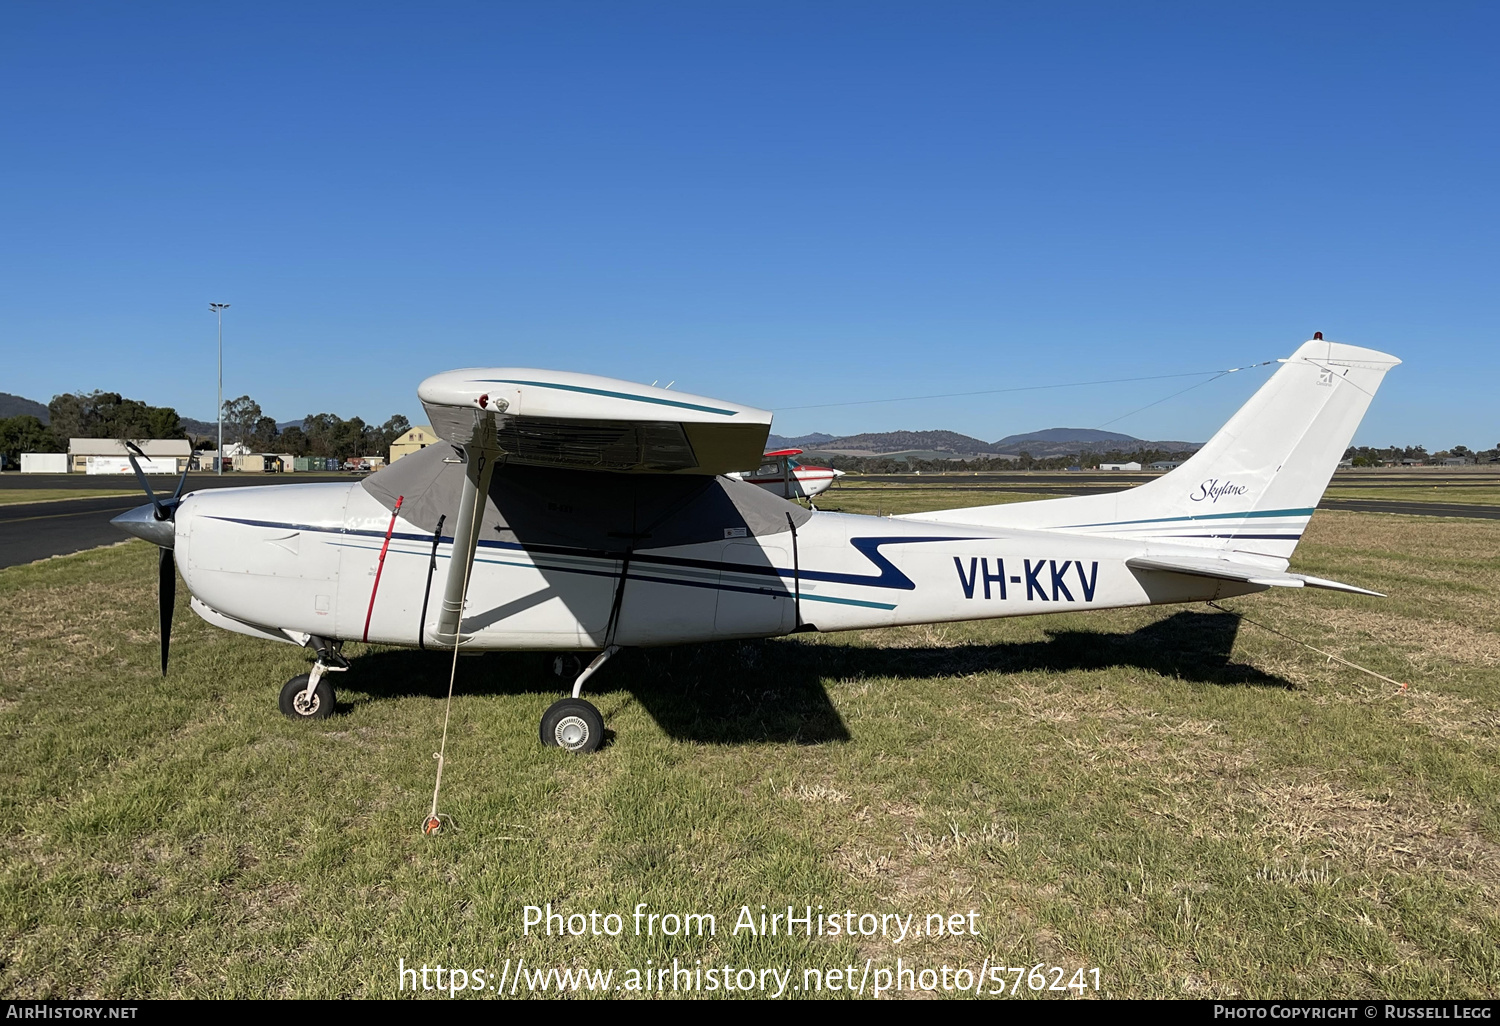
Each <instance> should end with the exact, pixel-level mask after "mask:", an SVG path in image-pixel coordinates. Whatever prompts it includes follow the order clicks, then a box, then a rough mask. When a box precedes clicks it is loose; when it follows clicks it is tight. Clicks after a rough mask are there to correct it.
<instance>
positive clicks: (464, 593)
mask: <svg viewBox="0 0 1500 1026" xmlns="http://www.w3.org/2000/svg"><path fill="white" fill-rule="evenodd" d="M486 458H487V457H484V456H481V457H479V459H480V461H481V462H480V465H479V468H478V469H479V473H478V474H477V475H475V476H476V477H480V476H483V474H484V463H483V461H484V460H485V459H486ZM479 503H480V495H479V489H478V488H475V489H474V508H473V509H472V510H470V516H469V523H470V524H471V525H472V524H474V523H475V522H476V518H477V517H478V516H479ZM470 530H475V529H474V528H472V527H471V528H470ZM465 547H467V542H466V543H465ZM453 549H454V551H453V553H452V554H451V555H450V556H449V557H448V562H449V566H448V572H449V573H450V574H451V573H452V572H453V566H452V563H453V557H454V556H456V555H457V549H458V538H457V536H455V537H454V539H453ZM473 567H474V560H473V558H472V556H471V557H470V558H469V559H467V560H465V561H464V586H463V589H462V590H461V591H460V593H459V597H458V623H457V624H455V625H454V627H453V665H452V666H451V667H449V669H448V701H447V703H446V704H445V705H444V707H443V740H442V742H441V743H440V744H439V745H438V750H437V751H435V752H433V753H432V757H433V758H434V759H436V760H437V764H438V768H437V780H436V781H434V782H433V785H432V811H431V812H429V813H428V814H427V819H426V820H425V821H424V822H423V823H422V833H424V834H426V835H427V836H428V837H431V836H433V835H434V834H436V833H438V832H440V831H441V830H442V829H443V821H444V820H447V821H448V822H449V823H450V824H451V823H452V822H453V819H452V817H451V816H448V815H446V814H444V815H439V814H438V792H439V791H441V790H442V788H443V763H444V760H445V756H446V755H447V753H448V719H449V717H450V716H451V715H452V714H453V681H454V679H455V678H456V677H457V676H458V642H459V639H460V638H462V637H463V633H464V607H465V606H467V605H468V603H469V571H470V570H471V569H473ZM422 629H423V630H424V631H425V630H426V629H427V627H426V625H425V624H424V625H423V627H422Z"/></svg>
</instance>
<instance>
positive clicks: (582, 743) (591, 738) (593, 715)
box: [541, 698, 604, 755]
mask: <svg viewBox="0 0 1500 1026" xmlns="http://www.w3.org/2000/svg"><path fill="white" fill-rule="evenodd" d="M541 735H542V744H544V745H551V746H553V747H555V748H566V749H567V750H568V751H570V752H576V753H578V754H579V755H582V754H583V753H585V752H592V751H594V750H595V749H596V748H598V747H599V746H600V745H601V744H603V743H604V717H603V716H601V715H599V710H598V709H595V708H594V707H593V706H592V705H590V704H589V703H588V702H585V701H584V700H583V699H581V698H564V699H563V700H562V701H560V702H554V703H552V705H551V706H550V707H549V708H548V709H547V711H546V712H544V713H542V730H541Z"/></svg>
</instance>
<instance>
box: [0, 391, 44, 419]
mask: <svg viewBox="0 0 1500 1026" xmlns="http://www.w3.org/2000/svg"><path fill="white" fill-rule="evenodd" d="M49 416H50V415H49V414H48V413H47V405H46V404H45V403H39V402H37V401H36V400H35V399H26V398H23V397H21V396H19V395H11V394H10V393H9V392H0V417H35V418H36V419H37V420H39V421H41V422H42V423H43V424H45V423H47V418H48V417H49Z"/></svg>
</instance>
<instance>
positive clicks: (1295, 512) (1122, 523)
mask: <svg viewBox="0 0 1500 1026" xmlns="http://www.w3.org/2000/svg"><path fill="white" fill-rule="evenodd" d="M1312 515H1313V510H1312V509H1311V508H1309V509H1253V510H1250V511H1249V512H1247V513H1199V514H1196V515H1192V514H1190V515H1188V516H1185V517H1151V518H1148V519H1146V520H1111V521H1109V522H1107V523H1103V524H1068V525H1067V526H1066V527H1057V528H1052V530H1056V531H1070V530H1072V529H1074V528H1078V527H1129V526H1130V525H1131V524H1170V523H1173V522H1181V521H1183V520H1230V519H1233V518H1235V517H1239V518H1242V519H1249V518H1252V517H1310V516H1312Z"/></svg>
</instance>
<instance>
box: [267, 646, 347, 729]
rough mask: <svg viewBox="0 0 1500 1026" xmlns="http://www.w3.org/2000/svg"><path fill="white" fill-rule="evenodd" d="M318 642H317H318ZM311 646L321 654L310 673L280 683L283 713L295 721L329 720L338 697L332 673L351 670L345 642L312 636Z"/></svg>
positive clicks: (280, 703)
mask: <svg viewBox="0 0 1500 1026" xmlns="http://www.w3.org/2000/svg"><path fill="white" fill-rule="evenodd" d="M315 643H316V644H315ZM308 645H309V647H312V648H313V649H314V651H316V652H317V653H318V661H317V662H315V663H313V668H312V672H311V673H302V674H298V675H297V676H295V677H293V678H292V679H291V680H289V681H287V682H286V683H285V684H283V685H282V686H281V700H280V702H279V703H278V704H279V705H280V707H281V712H282V714H283V715H284V716H288V717H290V718H291V719H294V720H326V719H327V718H328V717H329V716H332V715H333V707H334V702H335V696H334V692H333V684H332V682H331V681H329V680H328V679H327V674H329V673H342V672H344V671H345V670H347V669H349V660H347V659H345V658H344V657H343V655H342V654H341V653H340V651H339V650H340V649H341V648H343V642H339V641H333V642H330V641H328V640H327V639H324V638H309V639H308Z"/></svg>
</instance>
